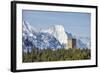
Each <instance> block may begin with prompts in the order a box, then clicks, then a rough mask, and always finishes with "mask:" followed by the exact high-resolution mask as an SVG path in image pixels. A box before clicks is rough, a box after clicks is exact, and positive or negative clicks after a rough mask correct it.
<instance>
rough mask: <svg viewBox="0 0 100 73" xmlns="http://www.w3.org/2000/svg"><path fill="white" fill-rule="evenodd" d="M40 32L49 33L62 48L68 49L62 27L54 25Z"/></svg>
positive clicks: (66, 38)
mask: <svg viewBox="0 0 100 73" xmlns="http://www.w3.org/2000/svg"><path fill="white" fill-rule="evenodd" d="M41 32H45V33H49V34H51V35H53V36H54V37H55V38H56V39H57V40H58V41H59V42H60V44H61V45H64V48H66V49H67V48H68V46H67V44H68V41H67V40H68V36H67V34H66V32H65V30H64V27H63V26H62V25H54V26H52V27H51V28H48V29H46V30H41Z"/></svg>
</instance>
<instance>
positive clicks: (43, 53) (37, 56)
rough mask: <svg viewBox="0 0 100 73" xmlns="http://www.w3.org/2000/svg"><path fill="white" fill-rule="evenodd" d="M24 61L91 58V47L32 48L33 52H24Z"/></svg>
mask: <svg viewBox="0 0 100 73" xmlns="http://www.w3.org/2000/svg"><path fill="white" fill-rule="evenodd" d="M22 58H23V59H22V61H23V62H47V61H67V60H86V59H90V58H91V50H90V49H85V48H84V49H76V48H73V49H70V48H69V49H57V50H52V49H42V50H41V49H36V48H34V49H32V51H31V52H27V53H24V52H23V57H22Z"/></svg>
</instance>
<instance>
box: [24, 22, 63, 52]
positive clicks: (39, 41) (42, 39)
mask: <svg viewBox="0 0 100 73" xmlns="http://www.w3.org/2000/svg"><path fill="white" fill-rule="evenodd" d="M61 47H62V45H61V44H60V42H59V41H58V40H57V39H56V38H55V37H54V36H53V35H51V34H49V33H44V32H37V31H34V29H33V27H32V26H31V25H30V24H29V23H28V24H27V23H26V22H23V51H24V52H27V51H31V50H32V49H33V48H38V49H48V48H49V49H53V50H55V49H60V48H61Z"/></svg>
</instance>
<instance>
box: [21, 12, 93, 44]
mask: <svg viewBox="0 0 100 73" xmlns="http://www.w3.org/2000/svg"><path fill="white" fill-rule="evenodd" d="M22 17H23V20H26V21H28V22H29V23H30V24H31V25H32V26H33V27H35V28H37V29H39V28H47V27H50V26H52V25H58V24H60V25H63V26H64V28H65V31H66V32H70V33H72V34H73V35H74V36H76V37H77V38H83V39H82V40H83V41H84V42H86V41H87V40H86V39H84V38H89V39H90V28H91V23H90V22H91V21H90V20H91V14H89V13H79V12H53V11H34V10H33V11H32V10H23V13H22Z"/></svg>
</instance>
